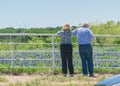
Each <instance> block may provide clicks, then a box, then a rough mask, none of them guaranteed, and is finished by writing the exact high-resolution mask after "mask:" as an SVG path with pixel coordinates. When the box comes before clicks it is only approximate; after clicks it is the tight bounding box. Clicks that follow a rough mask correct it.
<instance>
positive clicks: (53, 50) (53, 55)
mask: <svg viewBox="0 0 120 86" xmlns="http://www.w3.org/2000/svg"><path fill="white" fill-rule="evenodd" d="M52 61H53V73H54V72H55V47H54V34H52Z"/></svg>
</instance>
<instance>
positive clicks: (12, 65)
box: [9, 35, 14, 70]
mask: <svg viewBox="0 0 120 86" xmlns="http://www.w3.org/2000/svg"><path fill="white" fill-rule="evenodd" d="M11 43H12V39H11V35H10V43H9V44H10V45H9V46H10V52H11V53H10V59H11V67H12V70H13V69H14V64H13V63H14V59H13V55H12V44H11Z"/></svg>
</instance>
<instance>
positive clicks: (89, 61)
mask: <svg viewBox="0 0 120 86" xmlns="http://www.w3.org/2000/svg"><path fill="white" fill-rule="evenodd" d="M73 34H74V35H76V36H77V38H78V43H79V55H80V58H81V61H82V73H83V75H85V76H87V75H88V73H89V76H90V77H94V68H93V56H92V54H93V53H92V46H91V41H92V40H93V38H94V35H93V33H92V31H91V30H90V29H89V24H88V23H83V24H82V27H80V28H76V29H75V30H73Z"/></svg>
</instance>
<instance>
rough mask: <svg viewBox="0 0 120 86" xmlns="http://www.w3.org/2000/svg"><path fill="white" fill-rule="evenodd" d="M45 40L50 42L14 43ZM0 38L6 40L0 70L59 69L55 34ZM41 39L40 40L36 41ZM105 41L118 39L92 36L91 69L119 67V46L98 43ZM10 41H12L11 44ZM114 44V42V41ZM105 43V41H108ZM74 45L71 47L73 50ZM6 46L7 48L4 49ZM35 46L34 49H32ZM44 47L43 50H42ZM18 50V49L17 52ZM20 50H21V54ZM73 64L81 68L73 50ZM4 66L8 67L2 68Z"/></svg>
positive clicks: (1, 44) (0, 47) (0, 51)
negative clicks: (29, 38)
mask: <svg viewBox="0 0 120 86" xmlns="http://www.w3.org/2000/svg"><path fill="white" fill-rule="evenodd" d="M26 36H28V37H38V36H39V37H38V39H37V40H41V39H42V38H43V37H49V39H50V42H48V43H47V42H46V43H45V42H43V41H41V42H40V41H38V42H36V41H34V40H33V41H32V42H22V41H21V42H19V40H18V41H17V42H15V41H14V40H15V39H16V38H18V37H21V38H24V40H23V41H26V40H25V37H26ZM0 37H7V38H6V39H7V40H4V41H3V40H1V41H0V64H1V65H2V66H0V67H1V68H24V67H34V68H53V69H55V68H57V67H61V59H60V53H59V43H58V41H57V42H56V41H55V40H56V39H57V38H56V37H57V35H56V34H36V33H1V34H0ZM39 38H41V39H39ZM98 38H100V39H103V40H105V39H106V38H110V39H111V38H112V40H113V39H115V38H120V35H99V34H96V35H95V39H94V41H93V43H92V45H93V58H94V65H95V67H120V64H119V62H120V58H119V57H120V48H119V47H120V45H119V43H118V44H106V43H103V42H104V41H103V42H101V41H100V39H98ZM13 39H14V40H13ZM117 40H118V39H117ZM108 41H109V40H108ZM76 44H77V42H75V43H73V46H75V45H76ZM8 46H9V47H8ZM34 46H35V47H34ZM43 46H45V48H44V47H43ZM6 48H8V49H6ZM20 48H21V49H20ZM23 49H24V50H23ZM73 57H74V58H73V63H74V66H75V67H76V68H78V67H81V61H80V58H79V53H78V50H77V48H74V52H73ZM6 64H8V65H6Z"/></svg>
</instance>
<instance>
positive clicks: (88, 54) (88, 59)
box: [79, 44, 93, 75]
mask: <svg viewBox="0 0 120 86" xmlns="http://www.w3.org/2000/svg"><path fill="white" fill-rule="evenodd" d="M79 54H80V57H81V61H82V72H83V74H84V75H87V74H88V71H89V74H90V75H93V57H92V46H91V45H90V44H85V45H79Z"/></svg>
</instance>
